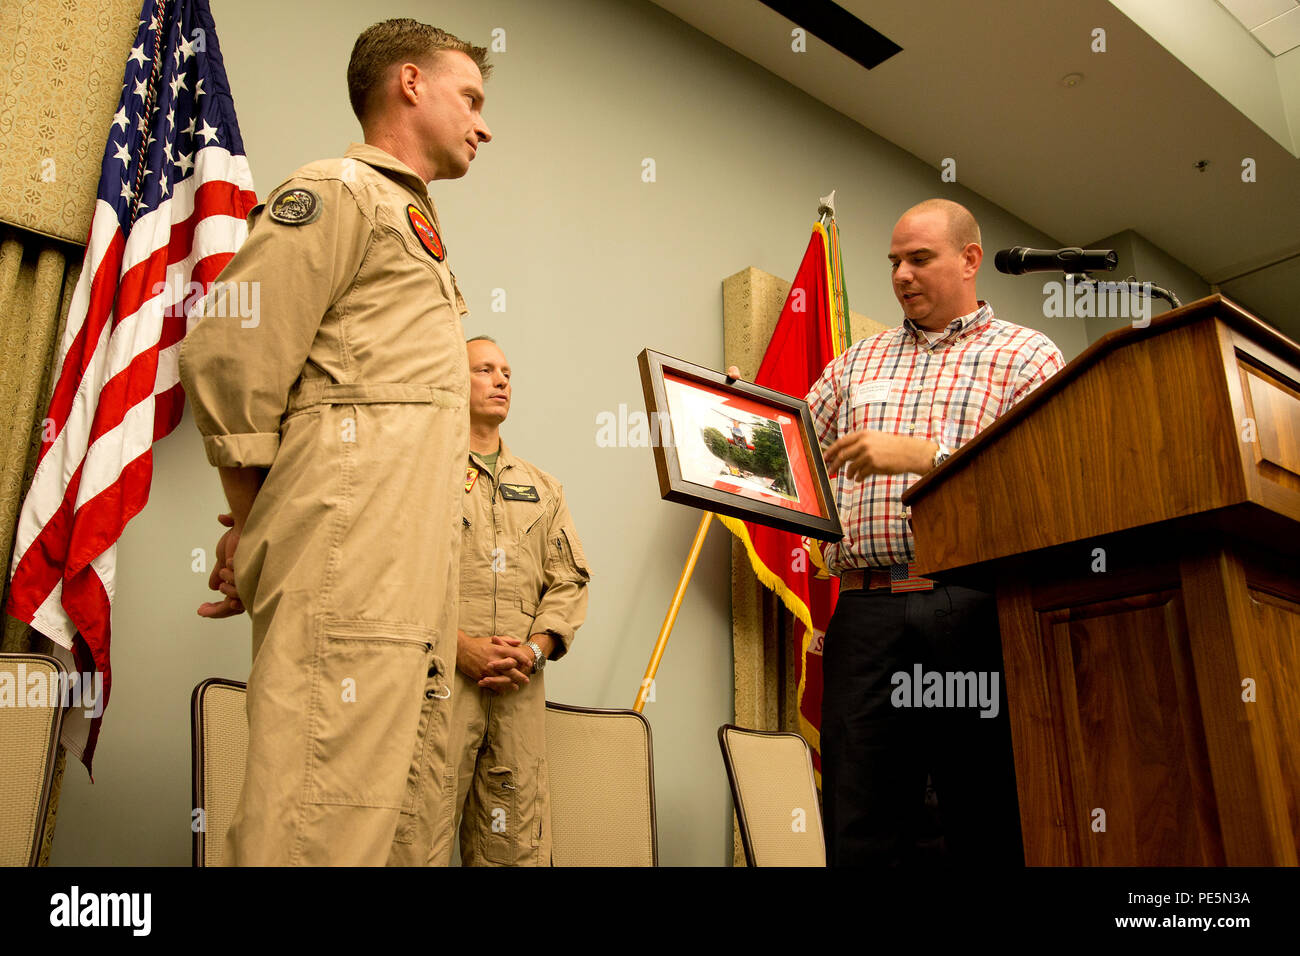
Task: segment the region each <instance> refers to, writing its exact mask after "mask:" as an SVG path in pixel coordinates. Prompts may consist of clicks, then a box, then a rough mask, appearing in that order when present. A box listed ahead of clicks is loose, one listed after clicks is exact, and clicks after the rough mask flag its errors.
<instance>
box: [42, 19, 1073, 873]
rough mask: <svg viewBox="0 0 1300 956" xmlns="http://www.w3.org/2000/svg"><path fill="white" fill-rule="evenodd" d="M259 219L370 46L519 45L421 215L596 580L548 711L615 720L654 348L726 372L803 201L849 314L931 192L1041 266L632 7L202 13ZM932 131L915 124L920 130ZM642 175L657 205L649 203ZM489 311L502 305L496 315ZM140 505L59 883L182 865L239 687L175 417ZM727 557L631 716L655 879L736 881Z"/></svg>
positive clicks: (864, 139) (1003, 222)
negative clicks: (204, 773)
mask: <svg viewBox="0 0 1300 956" xmlns="http://www.w3.org/2000/svg"><path fill="white" fill-rule="evenodd" d="M212 9H213V14H214V16H215V18H216V23H217V29H218V31H219V34H220V38H221V43H222V50H223V53H224V55H225V58H226V64H227V68H228V71H229V75H230V83H231V87H232V90H233V93H234V97H235V104H236V108H237V110H238V115H239V120H240V123H241V125H242V129H243V134H244V139H245V143H246V146H247V151H248V156H249V160H250V162H251V164H252V168H253V174H254V177H255V181H256V183H257V187H258V192H259V194H260V195H263V196H264V195H266V193H267V192H268V191H269V190H270V189H271V188H273V187H274V186H275V185H276V184H277V183H278V182H279V181H280V180H282V179H283V178H285V177H286V176H288V175H289V174H290V173H291V172H292V171H293V169H294V168H295V167H297V166H298V165H300V164H302V163H305V162H307V161H309V160H312V159H315V158H318V157H321V156H329V155H338V154H340V153H341V152H342V151H343V149H344V148H345V147H346V146H347V143H348V142H349V141H350V140H352V139H354V138H356V137H357V136H358V135H359V131H358V129H357V127H356V125H355V122H354V120H353V118H352V115H351V113H350V112H349V110H348V107H347V97H346V91H345V85H344V80H343V77H344V68H345V65H346V61H347V56H348V53H349V51H350V49H351V45H352V41H353V39H354V38H355V36H356V34H357V33H358V32H359V31H360V30H361V29H362V28H364V27H365V26H367V25H368V24H369V23H370V22H372V21H373V20H376V19H380V18H383V17H385V16H414V17H417V18H420V19H424V20H429V21H434V22H437V23H438V24H440V25H442V26H444V27H446V28H448V29H450V30H452V31H454V32H456V33H458V34H460V35H462V36H464V37H467V38H471V39H474V40H476V41H480V42H482V41H485V40H487V39H488V37H489V35H490V32H491V30H492V29H493V28H495V27H503V28H504V29H505V30H506V41H507V51H506V52H505V53H501V54H498V55H496V56H495V61H496V63H497V72H496V75H495V76H494V77H493V79H492V80H491V81H490V82H489V84H488V87H487V90H488V102H487V107H486V113H485V115H486V117H487V119H488V121H489V123H490V124H491V126H492V128H493V131H494V133H495V134H496V140H495V141H494V142H492V143H490V144H488V145H487V146H485V147H484V148H483V149H481V150H480V152H479V158H478V159H477V160H476V161H475V163H474V168H473V170H472V171H471V174H470V175H469V176H468V177H467V178H466V179H464V180H462V181H457V182H447V183H440V184H437V185H436V186H435V189H434V195H435V199H436V201H437V203H438V206H439V210H440V214H441V218H442V222H443V226H444V231H445V234H446V239H447V245H448V250H449V258H450V262H451V264H452V265H453V267H454V268H455V270H456V274H457V276H458V278H459V279H460V281H461V285H462V287H463V288H464V291H465V294H466V297H467V298H468V300H469V303H470V307H471V309H472V310H473V313H472V315H471V316H470V317H469V318H468V320H467V321H466V325H465V328H466V333H467V334H471V335H472V334H478V333H484V332H486V333H490V334H492V335H494V336H496V337H497V338H498V339H499V340H500V341H501V342H502V344H503V346H504V347H505V350H506V352H507V354H508V355H509V357H510V359H511V361H512V363H513V365H514V368H515V372H516V375H515V379H514V385H515V408H514V410H513V412H512V414H511V418H510V421H509V422H508V423H507V426H506V429H505V435H506V438H507V440H508V441H509V442H510V443H511V445H512V446H513V447H514V449H515V450H516V451H518V452H519V453H520V454H522V455H524V456H525V457H527V458H530V459H532V460H534V461H536V462H537V463H538V464H539V465H541V466H542V467H544V468H546V469H547V470H549V471H551V472H553V473H555V474H556V475H557V476H558V477H560V478H561V480H563V481H564V483H565V487H566V491H567V494H568V499H569V504H570V507H571V509H572V511H573V514H574V516H575V519H576V521H577V524H578V527H579V529H580V531H581V533H582V535H583V539H584V542H585V544H586V548H587V552H588V555H589V557H590V559H591V562H592V564H593V567H594V569H595V576H594V580H593V583H592V592H591V612H590V616H589V619H588V623H587V625H586V626H585V627H584V628H583V629H582V631H580V632H579V635H578V641H577V644H576V645H575V647H574V653H573V654H572V655H570V657H569V658H568V659H566V660H565V661H563V662H562V663H560V664H557V665H556V666H555V667H554V669H552V670H549V671H548V672H547V682H548V689H549V691H550V696H551V698H552V699H556V700H560V701H566V702H570V703H578V704H588V705H595V706H605V707H613V706H620V707H626V706H630V705H631V703H632V700H633V697H634V693H635V691H636V688H637V686H638V684H639V682H640V679H641V674H642V671H643V669H644V667H645V663H646V658H647V656H648V655H649V652H650V648H651V645H652V644H653V641H654V637H655V633H656V631H657V629H658V627H659V624H660V621H661V619H662V616H663V612H664V609H665V606H666V604H667V601H668V598H669V595H670V593H671V591H672V588H673V586H674V584H675V582H676V579H677V575H678V572H679V570H680V567H681V562H682V560H683V558H684V557H685V555H686V550H687V547H688V546H689V544H690V540H691V536H692V533H693V531H694V527H695V525H696V523H697V521H698V518H699V515H698V513H697V512H695V511H692V510H690V509H688V508H685V507H683V506H680V505H675V504H669V503H665V502H661V501H660V500H659V494H658V487H657V484H656V480H655V473H654V466H653V462H652V457H651V452H650V450H649V449H646V448H599V447H597V445H596V441H595V435H596V416H597V414H598V413H600V412H601V411H614V412H616V411H617V409H618V407H619V405H620V404H626V405H627V406H628V408H629V409H630V410H636V409H641V408H643V402H642V398H641V389H640V384H639V380H638V374H637V368H636V355H637V353H638V352H639V351H640V350H641V349H642V348H644V347H646V346H650V347H653V348H655V349H658V350H661V351H664V352H667V353H670V354H673V355H678V356H682V357H685V358H688V359H690V360H692V361H696V362H700V363H702V364H705V365H712V366H714V367H716V366H718V365H719V363H720V362H721V360H722V293H721V287H722V279H723V277H725V276H728V275H731V274H732V273H734V272H736V271H737V270H739V269H742V268H744V267H746V266H751V265H752V266H756V267H758V268H760V269H763V270H766V271H768V272H771V273H774V274H776V275H780V276H784V277H786V278H789V277H790V276H791V275H792V274H793V272H794V270H795V268H796V266H797V264H798V262H799V260H800V257H801V256H802V254H803V251H804V247H805V245H806V243H807V240H808V234H809V230H810V228H811V224H812V220H813V217H814V211H815V209H816V204H817V198H818V196H820V195H822V194H825V193H827V192H829V191H830V190H831V189H832V188H836V189H838V190H839V213H840V215H839V218H840V223H841V229H842V241H843V251H844V266H845V272H846V275H847V279H848V288H849V297H850V301H851V304H852V307H853V308H854V310H855V311H858V312H861V313H863V314H865V315H867V316H870V317H872V318H875V319H878V320H880V321H882V322H885V323H886V324H889V325H896V324H897V323H898V321H899V318H898V313H897V306H896V303H895V301H894V298H893V295H892V293H891V292H890V289H889V284H888V263H887V262H886V260H885V253H886V250H887V245H888V233H889V230H890V228H891V226H892V224H893V222H894V220H895V219H896V218H897V216H898V215H899V213H901V212H902V211H903V209H905V208H906V207H907V206H908V205H910V204H912V203H914V202H917V201H919V200H921V199H924V198H926V197H928V196H932V195H948V196H952V197H954V198H957V199H960V200H962V201H965V202H967V203H969V204H970V206H971V208H972V209H973V210H974V212H975V214H976V216H977V217H978V218H979V219H980V222H981V224H982V226H983V228H984V238H985V248H986V249H987V250H988V251H989V258H990V259H991V257H992V251H993V250H995V249H997V248H999V247H1001V246H1007V245H1013V244H1024V245H1034V246H1049V245H1052V244H1053V243H1052V240H1051V239H1050V238H1049V237H1047V236H1044V235H1043V234H1041V233H1039V232H1037V231H1035V230H1032V229H1030V228H1029V227H1028V226H1026V225H1025V224H1024V223H1021V222H1020V221H1018V220H1016V219H1015V218H1014V217H1012V216H1010V215H1008V214H1007V213H1005V212H1004V211H1002V210H1001V209H999V208H997V207H995V206H993V205H991V204H989V203H987V202H984V201H983V200H981V199H980V198H979V197H976V196H974V195H972V194H970V193H968V192H966V191H965V190H963V189H962V188H960V187H959V186H953V185H945V184H942V183H941V182H940V179H939V173H938V171H937V170H935V169H933V168H931V167H928V166H926V165H924V164H922V163H921V162H919V161H918V160H917V159H915V158H914V157H912V156H910V155H908V154H907V153H905V152H903V151H901V150H899V149H898V148H896V147H894V146H892V145H890V144H889V143H886V142H884V141H883V140H881V139H879V138H877V137H876V136H874V135H872V134H871V133H869V132H867V131H865V130H863V129H862V128H861V127H859V126H857V125H855V124H854V123H852V122H850V121H849V120H847V119H845V118H844V117H843V116H841V115H839V114H837V113H835V112H833V111H831V110H829V109H828V108H826V107H824V106H821V105H820V104H818V103H816V102H814V101H813V100H811V99H810V98H808V97H807V96H805V95H803V94H802V93H799V92H798V91H796V90H795V89H793V88H792V87H790V86H789V85H787V84H786V83H784V82H783V81H780V80H778V79H776V78H774V77H773V76H771V75H770V74H767V73H765V72H764V71H762V70H761V69H759V68H758V67H756V66H754V65H753V64H752V63H750V62H748V61H747V60H744V59H743V58H741V57H739V56H738V55H736V54H734V53H732V52H730V51H728V50H726V49H724V48H723V47H721V46H719V45H718V44H716V43H715V42H713V41H712V40H710V39H708V38H707V37H704V36H703V35H702V34H699V33H697V32H695V31H694V30H692V29H691V28H689V27H687V26H686V25H685V24H683V23H681V22H680V21H678V20H676V19H675V18H673V17H672V16H671V15H669V14H667V13H665V12H664V11H663V10H661V9H659V8H657V7H655V6H652V5H651V4H649V3H647V2H643V0H531V2H483V0H480V2H470V0H448V2H442V3H437V4H433V3H422V2H416V0H405V2H396V0H394V2H385V3H377V4H370V5H357V4H353V3H347V2H343V0H321V2H314V3H307V2H305V0H299V2H287V0H286V2H277V3H274V4H272V3H266V2H264V0H212ZM919 119H920V120H921V121H923V120H924V115H923V111H922V113H921V114H920V116H919ZM647 157H648V158H653V159H654V160H655V161H656V164H657V174H658V181H657V182H655V183H652V184H648V183H643V182H642V181H641V171H642V160H643V159H644V158H647ZM493 289H504V290H505V291H506V296H507V299H506V305H507V309H506V311H504V312H499V313H496V312H493V311H492V310H491V308H490V303H491V299H492V290H493ZM980 289H981V293H982V295H983V296H984V297H985V298H987V299H989V300H990V301H991V302H992V303H993V304H994V306H995V308H996V309H997V310H998V312H999V314H1000V315H1002V316H1003V317H1005V318H1008V319H1012V320H1018V321H1020V322H1022V323H1024V324H1028V325H1033V326H1035V327H1037V328H1041V329H1043V330H1044V331H1045V332H1047V333H1048V334H1049V335H1051V336H1052V337H1053V338H1054V339H1055V341H1056V342H1057V343H1058V344H1059V345H1060V346H1061V348H1062V350H1063V351H1064V352H1065V353H1066V355H1067V357H1069V356H1073V355H1075V354H1077V353H1078V352H1079V351H1080V350H1081V349H1082V348H1083V346H1084V345H1085V344H1086V341H1087V340H1086V335H1085V329H1084V327H1083V322H1082V321H1081V320H1058V321H1056V322H1054V323H1048V322H1045V321H1044V320H1043V319H1041V312H1042V296H1041V282H1035V281H1034V279H1033V277H1027V278H1024V279H1011V278H1007V277H1003V276H999V275H997V274H996V273H995V272H994V271H993V269H992V264H991V262H990V263H989V264H988V265H987V267H986V270H985V273H984V274H983V276H982V280H981V286H980ZM155 469H156V470H155V475H154V482H153V492H152V497H151V500H150V503H149V507H148V508H147V509H146V510H145V512H144V513H143V514H142V515H141V516H140V517H138V518H137V519H136V520H135V521H134V522H133V523H132V524H131V525H130V527H129V528H128V529H127V531H126V533H125V535H124V537H123V539H122V541H121V543H120V545H119V549H118V569H119V577H118V588H117V604H116V609H115V613H114V620H113V633H114V642H113V644H114V676H115V682H114V689H113V699H112V703H111V705H110V707H109V711H108V714H107V719H106V720H105V722H104V730H103V737H102V742H101V745H100V748H99V755H98V760H97V768H96V779H97V783H96V784H95V785H94V786H93V787H92V786H91V785H90V784H89V783H88V782H87V780H86V777H85V774H84V773H83V772H82V771H81V770H80V769H79V768H77V767H70V768H69V772H68V776H67V779H66V782H65V785H64V790H63V803H62V810H61V813H60V816H59V823H58V832H57V834H56V837H55V842H54V856H53V859H54V862H55V863H56V864H60V863H62V864H69V863H82V864H107V863H120V864H151V863H152V864H185V863H187V862H188V861H189V852H190V851H189V845H190V833H189V818H190V817H189V815H190V805H191V798H190V757H189V733H190V728H189V694H190V690H191V689H192V688H193V686H194V685H195V684H196V683H197V682H198V681H199V680H200V679H202V678H203V677H206V676H210V675H223V676H228V677H235V678H240V679H242V678H244V677H246V676H247V673H248V664H249V661H248V654H249V647H248V631H247V622H246V620H244V619H234V620H230V621H223V622H205V621H201V620H200V619H199V618H198V617H196V616H195V614H194V607H195V606H196V605H197V604H198V603H199V602H200V601H201V600H205V599H206V596H207V592H206V589H205V580H206V577H207V574H206V572H203V573H200V572H195V571H193V570H191V564H192V561H193V558H192V550H193V549H196V548H200V549H204V550H205V551H206V552H207V554H208V559H209V560H210V557H211V548H212V545H213V544H214V542H215V540H216V537H217V534H216V532H217V531H218V530H219V529H218V526H217V524H216V521H215V515H216V513H217V512H218V511H219V510H223V501H222V498H221V493H220V490H219V485H218V482H217V477H216V474H215V472H214V471H213V470H212V469H211V468H209V467H208V465H207V464H206V462H205V460H204V457H203V453H202V449H201V445H200V442H199V440H198V435H197V432H196V431H195V430H194V426H193V423H192V421H191V420H190V419H189V418H188V416H187V418H186V421H185V422H184V423H182V425H181V427H180V428H179V429H178V431H177V432H176V433H175V434H174V435H172V436H171V437H169V438H168V439H166V440H165V441H163V442H161V443H160V444H159V445H158V446H157V448H156V450H155ZM729 561H730V548H729V547H728V543H727V540H726V536H725V533H724V532H723V530H722V529H720V528H716V529H715V530H714V531H713V532H712V533H711V537H710V539H709V541H708V542H707V544H706V547H705V551H704V554H703V556H702V558H701V561H700V566H699V569H698V571H697V573H696V577H695V580H694V582H693V583H692V585H691V589H690V591H689V593H688V595H687V598H686V601H685V603H684V606H683V608H682V612H681V616H680V617H679V618H678V623H677V628H676V631H675V633H674V635H673V639H672V642H671V643H670V645H669V648H668V653H667V655H666V657H665V659H664V663H663V667H662V668H661V670H660V672H659V679H658V683H657V688H656V690H657V693H656V700H655V702H654V703H652V704H649V705H648V706H647V715H648V716H649V718H650V720H651V723H652V725H653V728H654V748H655V756H656V764H655V772H656V782H657V784H658V808H659V826H660V859H661V860H662V861H663V863H665V864H669V865H700V864H702V865H723V864H725V863H726V862H727V861H728V860H729V859H730V840H731V822H730V821H731V818H730V812H731V811H730V799H729V796H728V791H727V784H726V779H725V776H724V774H723V771H722V764H721V759H720V757H719V754H718V746H717V743H716V730H717V727H718V725H719V724H722V723H724V722H726V721H728V720H730V719H731V717H732V707H731V695H732V673H731V646H730V585H729V574H730V569H729Z"/></svg>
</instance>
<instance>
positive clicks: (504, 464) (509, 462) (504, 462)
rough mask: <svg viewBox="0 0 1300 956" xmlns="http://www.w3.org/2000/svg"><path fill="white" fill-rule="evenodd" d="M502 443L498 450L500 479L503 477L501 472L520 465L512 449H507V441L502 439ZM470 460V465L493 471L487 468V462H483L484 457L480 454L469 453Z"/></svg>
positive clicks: (498, 474) (498, 473)
mask: <svg viewBox="0 0 1300 956" xmlns="http://www.w3.org/2000/svg"><path fill="white" fill-rule="evenodd" d="M500 441H501V445H500V446H499V448H498V449H497V476H498V477H499V476H500V475H501V472H503V471H505V470H506V469H507V468H510V467H515V466H517V465H518V464H519V459H518V458H516V457H515V456H514V453H512V452H511V451H510V449H509V448H507V447H506V440H505V439H504V438H502V439H500ZM469 460H470V464H473V465H478V467H480V468H482V469H483V470H484V471H486V472H491V471H492V469H491V468H489V467H488V466H487V462H485V461H484V460H483V458H482V456H480V455H479V453H478V452H475V451H471V452H470V453H469Z"/></svg>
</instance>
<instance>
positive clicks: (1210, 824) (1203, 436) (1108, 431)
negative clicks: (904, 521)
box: [903, 295, 1300, 866]
mask: <svg viewBox="0 0 1300 956" xmlns="http://www.w3.org/2000/svg"><path fill="white" fill-rule="evenodd" d="M903 501H904V503H905V504H908V505H911V506H912V508H913V512H912V524H913V530H914V532H915V535H916V551H917V559H918V561H919V565H920V566H919V570H920V572H921V573H922V574H926V575H929V576H932V577H936V578H938V579H940V580H943V581H950V582H951V583H954V584H964V585H967V586H971V587H980V588H984V589H986V590H989V591H993V592H995V593H996V595H997V602H998V614H999V619H1000V622H1001V629H1002V652H1003V658H1004V662H1005V667H1006V686H1007V697H1008V705H1009V707H1010V718H1011V731H1012V740H1013V744H1014V748H1015V760H1016V777H1017V781H1018V790H1019V795H1020V821H1021V828H1022V830H1023V833H1024V841H1025V861H1026V863H1028V864H1030V865H1044V864H1047V865H1076V866H1077V865H1173V866H1188V865H1192V866H1196V865H1210V866H1213V865H1224V864H1229V865H1240V864H1248V865H1250V864H1255V865H1292V866H1294V865H1296V862H1297V851H1298V850H1300V346H1298V345H1297V344H1296V343H1295V342H1292V341H1291V340H1290V339H1288V338H1286V337H1285V336H1283V335H1281V334H1279V333H1278V332H1276V331H1274V330H1273V329H1272V328H1270V327H1269V326H1267V325H1265V324H1264V323H1263V322H1261V321H1260V320H1259V319H1257V318H1255V317H1254V316H1252V315H1250V314H1249V313H1248V312H1246V311H1244V310H1243V309H1241V308H1240V307H1238V306H1237V305H1235V304H1234V303H1232V302H1230V301H1229V300H1227V299H1224V298H1223V297H1222V296H1218V295H1215V296H1210V297H1209V298H1206V299H1201V300H1199V301H1197V302H1194V303H1192V304H1191V305H1188V306H1185V307H1184V308H1181V309H1178V310H1176V311H1174V312H1169V313H1166V314H1165V315H1162V316H1160V317H1159V318H1157V319H1154V320H1153V321H1152V322H1151V324H1150V326H1149V327H1147V328H1141V329H1139V328H1125V329H1120V330H1118V331H1115V332H1111V333H1110V334H1109V335H1107V336H1105V337H1104V338H1102V339H1100V340H1099V341H1097V342H1095V343H1093V345H1092V346H1090V347H1089V348H1088V350H1087V351H1085V352H1084V353H1083V354H1082V355H1080V356H1079V357H1078V358H1076V359H1075V360H1074V361H1073V362H1071V363H1070V364H1069V365H1068V366H1067V367H1066V368H1065V369H1063V370H1062V371H1061V372H1059V373H1058V374H1057V375H1056V376H1055V377H1053V378H1052V379H1051V380H1050V381H1048V382H1047V383H1046V384H1045V385H1043V386H1041V387H1040V388H1039V389H1038V390H1037V391H1035V392H1034V393H1032V394H1031V395H1030V396H1029V397H1028V398H1026V399H1025V400H1024V401H1023V402H1021V403H1020V404H1019V405H1018V406H1016V408H1014V409H1013V410H1012V411H1011V412H1009V413H1008V414H1007V415H1005V416H1004V417H1003V418H1001V419H999V420H998V421H997V422H995V423H994V424H993V425H991V426H990V427H988V428H987V429H985V430H984V431H983V432H982V433H980V434H979V435H978V436H977V437H976V438H974V439H973V440H972V441H971V442H969V443H968V444H967V445H965V446H964V447H963V448H961V450H960V451H958V452H957V453H956V454H955V455H953V457H952V458H951V459H950V460H949V461H948V462H946V463H945V464H944V465H943V466H942V467H941V468H939V469H938V470H936V471H934V472H932V473H931V474H929V475H927V476H926V477H925V478H923V479H922V480H920V481H919V482H917V483H916V484H915V485H914V486H913V487H912V488H911V489H909V491H908V492H907V494H905V495H904V496H903ZM1103 825H1104V829H1103V828H1102V827H1103Z"/></svg>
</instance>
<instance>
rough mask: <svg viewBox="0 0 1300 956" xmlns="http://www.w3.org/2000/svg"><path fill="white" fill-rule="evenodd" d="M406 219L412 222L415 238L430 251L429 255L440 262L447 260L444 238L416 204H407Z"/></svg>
mask: <svg viewBox="0 0 1300 956" xmlns="http://www.w3.org/2000/svg"><path fill="white" fill-rule="evenodd" d="M406 218H407V219H409V220H410V222H411V228H412V229H413V230H415V238H417V239H419V240H420V245H422V246H424V248H426V249H428V250H429V255H431V256H433V257H434V258H435V259H437V260H438V261H439V262H441V261H442V260H443V259H445V258H447V250H446V249H444V248H443V246H442V236H440V235H438V230H437V229H434V228H433V223H431V222H429V220H428V217H426V216H425V215H424V213H422V212H420V209H419V207H418V206H416V205H415V203H407V205H406Z"/></svg>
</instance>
